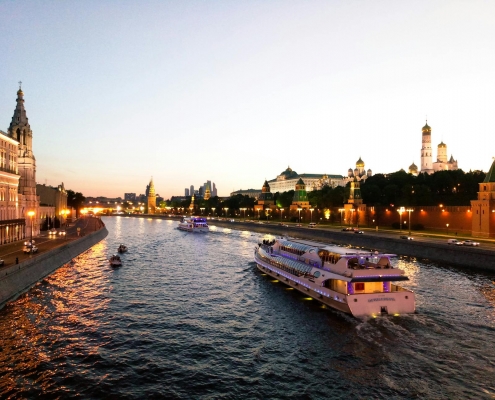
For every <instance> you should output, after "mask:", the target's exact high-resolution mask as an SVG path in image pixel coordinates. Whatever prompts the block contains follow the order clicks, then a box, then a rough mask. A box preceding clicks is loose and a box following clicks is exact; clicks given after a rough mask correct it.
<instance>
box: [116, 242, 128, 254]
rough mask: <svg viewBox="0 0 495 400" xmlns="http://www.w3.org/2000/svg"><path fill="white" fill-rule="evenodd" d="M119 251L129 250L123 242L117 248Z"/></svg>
mask: <svg viewBox="0 0 495 400" xmlns="http://www.w3.org/2000/svg"><path fill="white" fill-rule="evenodd" d="M117 251H118V252H119V253H125V252H126V251H127V246H125V245H123V244H121V245H120V246H119V248H118V249H117Z"/></svg>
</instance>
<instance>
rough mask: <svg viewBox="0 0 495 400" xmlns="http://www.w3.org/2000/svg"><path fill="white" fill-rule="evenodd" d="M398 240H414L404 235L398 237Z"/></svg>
mask: <svg viewBox="0 0 495 400" xmlns="http://www.w3.org/2000/svg"><path fill="white" fill-rule="evenodd" d="M400 238H401V239H405V240H413V239H414V238H413V237H411V236H406V235H400Z"/></svg>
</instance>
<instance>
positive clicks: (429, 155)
mask: <svg viewBox="0 0 495 400" xmlns="http://www.w3.org/2000/svg"><path fill="white" fill-rule="evenodd" d="M421 133H422V135H421V137H422V142H421V144H422V146H421V172H425V173H427V174H432V173H433V172H437V171H451V170H456V169H458V167H457V160H454V157H453V156H450V160H447V145H446V144H445V143H444V142H443V141H442V142H441V143H440V144H439V145H438V147H437V161H435V162H433V151H432V148H431V127H430V126H429V125H428V121H426V124H425V126H423V128H422V129H421ZM413 165H414V163H413ZM411 167H412V165H411ZM411 167H409V171H410V172H411ZM411 173H412V172H411Z"/></svg>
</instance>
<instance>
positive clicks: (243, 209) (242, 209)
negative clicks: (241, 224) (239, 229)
mask: <svg viewBox="0 0 495 400" xmlns="http://www.w3.org/2000/svg"><path fill="white" fill-rule="evenodd" d="M241 211H244V221H245V220H246V207H243V208H241Z"/></svg>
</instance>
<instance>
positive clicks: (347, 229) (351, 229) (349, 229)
mask: <svg viewBox="0 0 495 400" xmlns="http://www.w3.org/2000/svg"><path fill="white" fill-rule="evenodd" d="M342 230H343V231H353V230H354V228H344V229H342Z"/></svg>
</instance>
